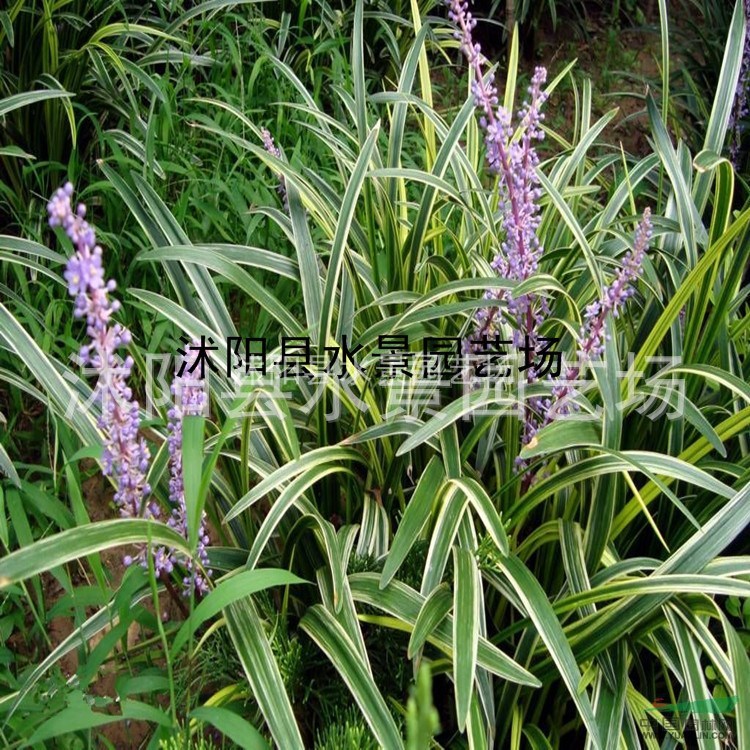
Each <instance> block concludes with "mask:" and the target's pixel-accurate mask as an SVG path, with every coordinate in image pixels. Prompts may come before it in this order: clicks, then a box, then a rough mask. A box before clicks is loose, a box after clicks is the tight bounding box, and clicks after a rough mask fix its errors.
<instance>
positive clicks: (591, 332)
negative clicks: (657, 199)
mask: <svg viewBox="0 0 750 750" xmlns="http://www.w3.org/2000/svg"><path fill="white" fill-rule="evenodd" d="M652 234H653V226H652V224H651V209H649V208H647V209H646V210H645V211H644V212H643V217H642V218H641V221H640V223H639V224H638V227H637V229H636V230H635V238H634V240H633V247H632V248H631V249H630V250H628V252H627V254H626V255H625V258H624V259H623V262H622V265H621V266H620V268H619V269H618V270H617V273H616V274H615V278H614V279H613V280H612V282H611V283H610V284H609V285H608V286H606V287H605V288H604V289H603V291H602V296H601V298H600V299H599V300H597V301H595V302H592V303H591V304H590V305H589V306H588V307H587V308H586V313H585V315H584V318H583V325H582V326H581V330H580V332H579V335H578V364H577V365H576V366H575V367H569V368H568V370H567V372H566V374H565V380H566V381H567V384H566V385H560V386H556V387H555V388H554V389H553V391H552V395H553V398H554V404H553V403H550V404H548V408H547V410H546V416H545V419H544V424H548V423H549V422H550V421H551V420H552V418H553V416H555V415H557V416H560V415H564V414H567V413H569V409H570V405H569V404H567V403H566V402H565V401H564V400H565V399H566V397H567V396H568V395H569V394H570V393H571V391H572V385H570V384H571V383H573V382H574V381H575V380H576V379H577V378H578V376H579V375H580V373H581V370H582V369H583V368H584V367H585V366H586V364H587V363H588V362H590V361H591V360H592V359H593V358H594V357H597V356H600V355H601V354H602V353H603V351H604V347H605V342H606V340H607V338H608V334H607V327H606V321H607V316H608V315H609V314H610V313H611V314H612V316H613V317H615V318H617V317H619V315H620V311H621V310H622V308H623V306H624V305H625V302H627V300H628V299H629V298H630V297H632V296H633V295H634V294H635V282H636V281H637V280H638V279H639V278H640V276H641V274H642V272H643V259H644V258H645V257H646V252H647V251H648V248H649V244H650V242H651V237H652Z"/></svg>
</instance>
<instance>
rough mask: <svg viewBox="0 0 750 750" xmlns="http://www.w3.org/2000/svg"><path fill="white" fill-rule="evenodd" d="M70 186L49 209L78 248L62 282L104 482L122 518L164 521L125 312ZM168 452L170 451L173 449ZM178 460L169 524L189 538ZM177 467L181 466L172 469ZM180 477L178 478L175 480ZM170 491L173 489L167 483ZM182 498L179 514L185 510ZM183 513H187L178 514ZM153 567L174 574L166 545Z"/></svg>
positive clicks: (173, 423)
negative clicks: (97, 433) (71, 303)
mask: <svg viewBox="0 0 750 750" xmlns="http://www.w3.org/2000/svg"><path fill="white" fill-rule="evenodd" d="M72 197H73V185H72V184H71V183H70V182H67V183H66V184H65V185H64V186H63V187H61V188H59V189H58V190H56V191H55V193H54V195H53V196H52V198H51V199H50V201H49V203H48V204H47V213H48V215H49V225H50V226H51V227H62V228H63V229H64V230H65V233H66V234H67V235H68V237H69V238H70V240H71V242H72V243H73V246H74V248H75V252H74V254H73V255H72V256H71V257H70V258H69V260H68V263H67V265H66V268H65V272H64V274H63V275H64V278H65V280H66V282H67V284H68V292H69V294H70V295H71V296H72V297H74V298H75V309H74V315H75V316H76V317H77V318H85V320H86V333H87V335H88V337H89V342H88V343H87V344H86V345H84V346H83V347H81V350H80V352H79V357H80V361H81V364H82V365H88V366H89V367H91V368H92V369H93V370H94V371H95V372H96V373H97V376H98V379H97V383H96V386H95V389H94V395H95V398H96V399H97V400H98V401H99V402H100V403H101V414H100V417H99V422H98V423H99V427H100V428H101V430H102V432H103V433H104V452H103V456H102V464H103V472H104V474H105V476H112V477H113V478H114V480H115V485H116V490H115V494H114V500H115V503H116V505H117V507H118V509H119V512H120V516H121V517H123V518H146V519H159V518H160V517H161V509H160V508H159V505H158V504H157V503H156V502H155V501H154V500H150V499H149V497H150V495H151V487H150V486H149V484H148V482H147V481H146V477H147V473H148V468H149V463H150V454H149V450H148V446H147V444H146V441H145V440H144V438H143V437H142V436H141V435H140V409H139V405H138V401H137V400H135V399H134V397H133V392H132V390H131V388H130V387H129V386H128V384H127V379H128V377H129V376H130V372H131V370H132V367H133V358H132V357H131V356H129V355H128V356H126V357H125V359H124V360H123V359H122V358H121V357H120V356H119V355H118V350H119V349H121V348H122V347H125V346H127V345H128V344H129V343H130V341H131V336H130V332H129V331H128V330H127V329H125V328H124V327H123V326H121V325H120V324H119V323H116V322H114V321H113V320H112V316H113V315H114V313H116V312H117V311H118V310H119V308H120V303H119V302H118V301H117V300H115V299H112V298H111V297H110V293H111V292H113V291H114V290H115V288H116V284H115V282H114V280H109V281H106V282H105V281H104V268H103V266H102V248H101V247H100V246H99V245H98V244H97V242H96V235H95V233H94V230H93V228H92V227H91V226H90V225H89V224H88V222H87V221H86V218H85V217H86V206H85V205H84V204H82V203H80V204H78V206H76V208H75V210H73V205H72ZM190 399H192V400H190V401H189V402H188V403H189V404H191V406H188V407H187V408H193V407H192V404H193V403H197V402H198V401H200V397H199V396H198V395H197V394H193V395H192V396H190ZM177 408H179V411H173V415H174V419H170V431H171V437H174V435H175V434H177V435H179V434H181V433H180V429H181V427H180V425H181V422H180V420H181V415H182V413H183V412H182V409H181V407H177ZM170 453H172V446H171V445H170ZM176 455H177V458H176V459H175V458H174V456H173V461H172V464H173V465H172V479H173V482H175V483H177V482H179V489H180V493H179V494H178V493H177V492H176V490H177V485H175V493H174V496H173V498H172V499H173V502H175V504H176V508H175V510H174V511H173V513H172V517H171V518H170V519H169V520H168V524H169V525H170V526H172V527H173V528H176V529H177V530H179V531H180V533H182V534H185V530H186V526H185V523H184V495H182V493H181V487H182V484H181V482H182V479H181V476H182V464H181V460H180V451H179V450H178V451H177V454H176ZM175 463H176V466H175ZM178 475H179V477H178ZM170 489H172V483H170ZM180 497H182V509H183V510H182V511H181V506H180V499H179V498H180ZM180 513H182V515H180ZM200 536H201V544H200V546H199V550H198V556H199V559H200V561H201V563H202V564H204V565H205V563H206V562H207V559H206V552H205V547H206V544H207V543H208V537H207V535H206V534H205V528H204V527H203V526H202V527H201V535H200ZM152 553H153V559H154V567H155V570H156V572H157V574H161V573H167V574H168V573H171V572H172V570H173V569H174V563H175V553H174V552H173V551H171V550H168V549H165V548H164V547H158V548H156V549H154V550H153V551H152ZM133 562H139V563H140V564H141V565H143V566H144V567H145V566H147V564H148V563H147V559H146V549H145V547H143V548H141V549H140V550H139V552H138V553H137V555H136V556H135V557H133V556H130V555H128V556H126V557H125V558H124V563H125V564H126V565H130V564H132V563H133ZM182 562H183V564H184V565H185V567H186V568H187V570H188V573H189V576H187V577H186V581H189V582H190V583H189V585H188V583H186V590H187V591H189V590H190V587H191V586H194V587H195V588H196V589H197V590H199V591H202V592H204V591H205V590H206V582H205V579H204V578H203V577H202V576H201V575H200V574H199V573H198V571H197V570H196V569H195V567H194V564H193V561H192V560H188V561H182Z"/></svg>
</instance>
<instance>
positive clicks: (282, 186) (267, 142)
mask: <svg viewBox="0 0 750 750" xmlns="http://www.w3.org/2000/svg"><path fill="white" fill-rule="evenodd" d="M260 137H261V140H262V141H263V148H264V149H265V150H266V151H268V153H269V154H271V156H275V157H276V158H277V159H281V151H279V148H278V146H277V145H276V144H275V143H274V141H273V136H272V135H271V133H270V132H269V131H268V129H267V128H261V129H260ZM277 176H278V178H279V185H278V187H277V188H276V189H277V191H278V193H279V196H281V202H282V203H283V204H284V210H285V211H286V212H287V213H289V198H288V196H287V194H286V180H285V179H284V175H283V174H279V175H277Z"/></svg>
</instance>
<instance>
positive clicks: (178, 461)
mask: <svg viewBox="0 0 750 750" xmlns="http://www.w3.org/2000/svg"><path fill="white" fill-rule="evenodd" d="M199 351H200V342H198V341H194V342H193V343H192V345H191V346H190V347H188V348H187V350H186V352H185V353H184V355H183V362H182V364H181V365H180V368H179V370H178V373H177V376H176V377H175V379H174V380H173V381H172V395H173V396H174V405H173V406H172V408H171V409H170V410H169V412H168V413H167V419H168V423H167V430H168V432H169V436H168V438H167V447H168V450H169V477H170V478H169V499H170V501H171V502H172V505H173V508H172V515H171V517H170V518H169V520H168V521H167V524H168V525H169V526H171V527H172V528H173V529H175V530H176V531H177V532H178V533H180V534H182V535H183V536H184V537H186V538H187V536H188V523H187V507H186V505H185V485H184V482H183V473H182V421H183V418H184V417H185V416H188V415H200V414H203V412H204V410H205V407H206V390H205V386H204V382H203V379H202V378H200V377H198V375H197V373H196V374H194V373H195V371H196V369H197V364H198V363H197V358H196V354H195V352H199ZM185 372H187V374H185ZM208 543H209V538H208V533H207V532H206V514H205V511H204V512H203V516H202V518H201V523H200V527H199V529H198V545H197V549H196V555H197V557H198V560H199V561H200V563H201V567H202V570H203V571H205V575H204V574H203V572H201V569H200V568H199V567H198V566H196V565H195V563H194V562H193V560H192V559H189V558H188V559H185V560H182V564H183V567H184V568H185V569H186V570H187V575H186V576H185V577H184V578H183V579H182V583H183V587H184V593H185V595H186V596H189V595H190V594H191V593H192V591H193V590H195V591H198V592H199V593H201V594H205V593H207V592H208V581H207V577H210V576H211V574H212V571H211V569H210V568H209V566H208V551H207V546H208Z"/></svg>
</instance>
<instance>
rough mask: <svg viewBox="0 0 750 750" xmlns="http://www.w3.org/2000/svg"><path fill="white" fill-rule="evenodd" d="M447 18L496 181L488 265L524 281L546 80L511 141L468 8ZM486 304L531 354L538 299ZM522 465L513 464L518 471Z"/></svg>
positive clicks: (478, 335) (532, 239) (533, 250)
mask: <svg viewBox="0 0 750 750" xmlns="http://www.w3.org/2000/svg"><path fill="white" fill-rule="evenodd" d="M447 4H448V8H449V10H448V17H449V18H450V19H451V21H453V23H455V24H456V26H457V30H456V32H455V36H456V38H457V39H458V40H459V41H460V48H461V51H462V52H463V54H464V55H465V57H466V59H467V60H468V62H469V65H470V66H471V67H472V70H473V73H474V81H473V82H472V94H473V96H474V102H475V104H476V107H477V109H478V110H479V114H480V117H479V124H480V126H481V127H482V129H483V130H484V133H485V136H484V141H485V148H486V152H487V164H488V166H489V169H490V171H491V172H492V173H493V174H497V175H498V177H499V181H498V190H499V198H500V201H499V207H500V212H501V215H502V228H503V233H504V236H505V239H504V241H503V242H502V244H501V246H500V252H499V253H498V254H497V256H496V257H495V259H494V260H493V261H492V267H493V268H494V269H495V270H496V271H497V272H498V274H499V275H500V276H503V277H505V278H507V279H511V280H514V281H524V280H525V279H528V278H530V277H531V276H533V275H534V274H535V273H536V272H537V271H538V269H539V261H540V260H541V257H542V254H543V252H544V248H543V247H542V244H541V243H540V241H539V237H538V235H537V231H538V229H539V225H540V223H541V217H540V212H539V199H540V198H541V190H540V188H539V184H540V181H539V175H538V173H537V168H538V166H539V157H538V155H537V153H536V150H535V148H534V143H535V142H536V141H541V140H543V139H544V131H543V130H542V126H541V123H542V121H543V119H544V115H543V114H542V112H541V107H542V105H543V104H544V102H545V101H546V99H547V94H546V93H545V92H544V91H543V86H544V83H545V82H546V80H547V71H546V69H545V68H542V67H538V68H536V70H535V71H534V75H533V77H532V79H531V85H530V86H529V89H528V94H529V99H528V101H526V102H525V103H524V104H523V106H522V107H521V109H520V111H519V112H518V115H517V120H518V129H519V130H520V138H518V137H515V130H516V128H515V127H514V125H513V118H512V116H511V113H510V112H508V111H507V110H506V109H505V108H504V107H502V106H500V105H499V96H498V91H497V87H496V85H495V82H494V77H493V76H485V74H484V58H483V56H482V53H481V48H480V46H479V44H476V43H475V42H474V41H473V38H472V31H473V30H474V28H475V26H476V20H475V19H474V18H473V17H472V15H471V13H470V12H469V4H468V2H466V1H462V0H448V2H447ZM485 298H486V299H497V300H498V301H500V300H504V301H505V303H506V305H507V309H508V312H509V313H510V314H511V315H512V316H513V318H514V319H515V322H516V326H515V330H514V343H515V345H516V346H520V345H521V343H522V342H528V345H529V346H530V347H531V348H532V349H533V350H536V344H537V341H538V330H539V327H540V326H541V324H542V323H543V321H544V316H545V315H547V314H548V313H549V308H548V305H547V303H546V300H544V299H542V298H539V297H538V296H537V295H533V294H525V295H522V296H520V297H518V298H515V297H514V296H513V295H512V294H511V293H509V292H500V293H495V292H488V293H486V294H485ZM499 314H500V309H499V307H496V308H492V307H491V308H487V309H483V310H480V311H478V312H477V314H476V317H475V321H474V322H475V332H474V336H475V339H477V340H480V339H482V338H484V337H493V336H495V335H497V334H498V333H499V332H500V331H499V326H498V317H499ZM533 380H534V378H533V376H532V373H531V370H528V371H527V382H533ZM537 406H538V404H536V402H529V403H528V404H526V405H525V408H524V413H525V417H524V428H523V432H522V436H523V441H524V442H528V441H529V440H531V439H532V437H533V436H534V435H535V434H536V431H537V429H538V427H539V424H540V417H539V413H538V410H537ZM524 466H525V462H524V461H522V460H520V459H519V461H517V467H518V468H519V470H520V469H521V468H523V467H524Z"/></svg>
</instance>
